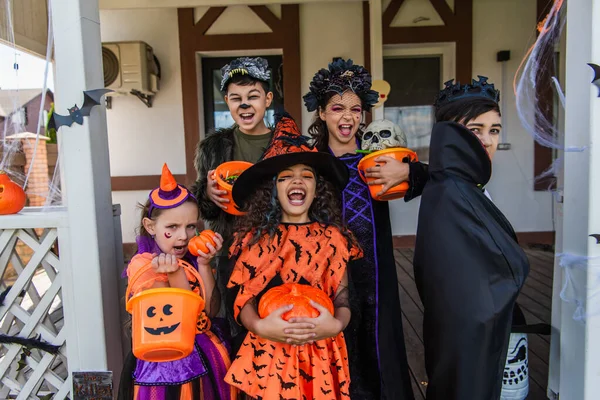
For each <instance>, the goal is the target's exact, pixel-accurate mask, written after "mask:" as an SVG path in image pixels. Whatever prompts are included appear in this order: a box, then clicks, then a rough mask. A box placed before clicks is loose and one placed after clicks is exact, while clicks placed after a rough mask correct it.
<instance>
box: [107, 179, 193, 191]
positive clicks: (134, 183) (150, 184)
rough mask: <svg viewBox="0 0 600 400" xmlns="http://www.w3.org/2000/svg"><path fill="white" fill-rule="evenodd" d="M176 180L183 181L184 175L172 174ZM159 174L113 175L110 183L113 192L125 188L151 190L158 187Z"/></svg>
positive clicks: (125, 189) (124, 189)
mask: <svg viewBox="0 0 600 400" xmlns="http://www.w3.org/2000/svg"><path fill="white" fill-rule="evenodd" d="M174 177H175V180H176V181H177V182H185V181H186V176H185V175H174ZM159 183H160V175H135V176H113V177H111V178H110V184H111V186H112V191H113V192H120V191H127V190H152V189H154V188H156V187H158V185H159Z"/></svg>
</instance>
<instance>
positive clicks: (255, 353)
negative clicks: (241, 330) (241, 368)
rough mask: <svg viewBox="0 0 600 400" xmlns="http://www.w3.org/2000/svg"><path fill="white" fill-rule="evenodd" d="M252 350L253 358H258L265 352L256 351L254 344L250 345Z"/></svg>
mask: <svg viewBox="0 0 600 400" xmlns="http://www.w3.org/2000/svg"><path fill="white" fill-rule="evenodd" d="M252 348H253V349H254V357H260V356H262V355H263V354H265V353H266V352H267V351H266V350H262V349H257V348H256V346H255V345H254V343H252Z"/></svg>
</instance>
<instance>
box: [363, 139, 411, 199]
mask: <svg viewBox="0 0 600 400" xmlns="http://www.w3.org/2000/svg"><path fill="white" fill-rule="evenodd" d="M380 156H388V157H392V158H395V159H396V160H398V161H404V160H405V159H408V160H409V161H410V162H413V161H418V157H417V153H415V152H414V151H412V150H411V149H407V148H404V147H394V148H391V149H385V150H379V151H376V152H373V153H371V154H369V155H368V156H365V157H363V159H362V160H360V162H359V163H358V173H359V174H360V177H361V178H362V180H363V181H364V182H365V183H366V184H368V183H369V182H370V181H374V180H376V179H377V178H367V177H366V176H365V173H366V170H367V168H370V167H375V166H376V165H379V163H377V162H375V159H376V158H377V157H380ZM408 188H409V185H408V182H402V183H401V184H399V185H396V186H394V187H392V188H390V189H389V190H388V191H387V192H385V193H384V194H383V195H381V196H377V193H379V192H380V191H381V189H383V185H370V186H369V190H370V192H371V197H372V198H373V199H375V200H379V201H389V200H394V199H400V198H402V197H404V195H405V194H406V192H407V191H408Z"/></svg>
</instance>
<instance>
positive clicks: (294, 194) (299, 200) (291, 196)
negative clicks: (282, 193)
mask: <svg viewBox="0 0 600 400" xmlns="http://www.w3.org/2000/svg"><path fill="white" fill-rule="evenodd" d="M287 197H288V200H289V201H290V204H291V205H293V206H301V205H303V204H304V199H306V192H305V191H304V189H292V190H290V191H289V192H288V195H287Z"/></svg>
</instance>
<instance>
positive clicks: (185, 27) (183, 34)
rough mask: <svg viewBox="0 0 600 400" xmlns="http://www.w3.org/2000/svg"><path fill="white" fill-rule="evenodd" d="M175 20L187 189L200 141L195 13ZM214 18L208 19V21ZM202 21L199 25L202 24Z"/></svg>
mask: <svg viewBox="0 0 600 400" xmlns="http://www.w3.org/2000/svg"><path fill="white" fill-rule="evenodd" d="M211 9H212V7H211ZM211 9H209V10H208V11H207V12H206V14H204V16H203V17H202V19H204V17H206V15H207V14H209V12H211ZM222 12H223V11H221V12H220V13H222ZM220 13H219V15H220ZM213 14H216V12H212V13H211V15H213ZM177 16H178V23H179V59H180V65H181V97H182V103H183V129H184V143H185V167H186V183H187V184H188V185H190V184H191V183H192V182H194V181H195V180H196V169H195V168H194V154H195V151H196V146H197V145H198V141H199V140H200V121H199V114H198V108H199V106H198V79H197V75H196V51H195V50H193V46H194V37H195V36H196V27H195V26H194V9H193V8H180V9H178V10H177ZM213 17H214V15H213ZM213 17H211V19H212V18H213ZM217 18H218V16H217ZM202 19H201V20H200V21H202ZM208 21H209V20H206V21H205V22H204V24H208ZM214 21H216V19H214V20H213V21H212V23H214ZM212 23H211V25H212ZM209 28H210V25H208V27H206V28H204V26H203V27H202V29H205V31H206V30H208V29H209Z"/></svg>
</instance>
